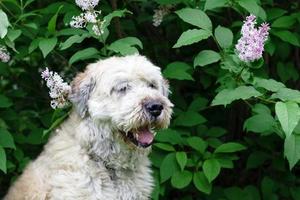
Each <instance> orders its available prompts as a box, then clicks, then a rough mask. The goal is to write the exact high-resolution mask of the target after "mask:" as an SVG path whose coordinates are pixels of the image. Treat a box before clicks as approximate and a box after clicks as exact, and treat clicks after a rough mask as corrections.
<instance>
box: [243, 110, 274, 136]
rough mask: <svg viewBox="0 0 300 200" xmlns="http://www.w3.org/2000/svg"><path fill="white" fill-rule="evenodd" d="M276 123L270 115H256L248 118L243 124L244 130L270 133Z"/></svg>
mask: <svg viewBox="0 0 300 200" xmlns="http://www.w3.org/2000/svg"><path fill="white" fill-rule="evenodd" d="M275 125H276V121H275V119H274V118H273V117H272V116H271V115H270V114H265V113H264V114H258V115H254V116H252V117H250V118H248V119H247V120H246V121H245V123H244V129H246V130H247V131H252V132H255V133H264V132H267V131H272V129H273V127H275Z"/></svg>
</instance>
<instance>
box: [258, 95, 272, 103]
mask: <svg viewBox="0 0 300 200" xmlns="http://www.w3.org/2000/svg"><path fill="white" fill-rule="evenodd" d="M256 98H258V99H259V100H262V101H264V102H266V103H274V104H275V103H276V101H272V100H269V99H265V98H262V97H256Z"/></svg>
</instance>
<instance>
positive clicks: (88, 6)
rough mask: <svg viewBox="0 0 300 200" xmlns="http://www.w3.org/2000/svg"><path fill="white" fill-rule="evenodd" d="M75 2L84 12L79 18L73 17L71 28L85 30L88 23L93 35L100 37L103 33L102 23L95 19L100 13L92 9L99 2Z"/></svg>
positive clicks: (97, 0) (83, 0)
mask: <svg viewBox="0 0 300 200" xmlns="http://www.w3.org/2000/svg"><path fill="white" fill-rule="evenodd" d="M75 2H76V4H77V5H78V6H79V7H80V8H81V9H82V10H83V11H84V12H83V13H81V14H80V15H79V16H73V17H72V21H71V22H70V26H71V27H73V28H85V27H86V26H87V24H88V23H91V24H92V25H93V26H92V30H93V32H94V33H95V35H97V36H100V35H102V34H103V33H104V30H103V24H104V21H101V20H100V19H97V17H98V15H100V14H101V11H96V10H94V7H95V6H96V5H97V4H98V3H99V0H76V1H75Z"/></svg>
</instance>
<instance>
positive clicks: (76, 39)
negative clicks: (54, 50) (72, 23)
mask: <svg viewBox="0 0 300 200" xmlns="http://www.w3.org/2000/svg"><path fill="white" fill-rule="evenodd" d="M88 37H90V36H89V34H82V35H73V36H71V37H69V38H68V39H67V40H66V41H65V42H63V43H61V44H60V45H59V48H60V50H64V49H67V48H69V47H71V46H72V45H73V44H75V43H81V42H82V41H83V40H84V39H86V38H88Z"/></svg>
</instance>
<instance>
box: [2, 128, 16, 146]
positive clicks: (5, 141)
mask: <svg viewBox="0 0 300 200" xmlns="http://www.w3.org/2000/svg"><path fill="white" fill-rule="evenodd" d="M0 146H2V147H4V148H12V149H16V145H15V143H14V138H13V137H12V135H11V134H10V132H8V131H7V130H5V129H2V128H0Z"/></svg>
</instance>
